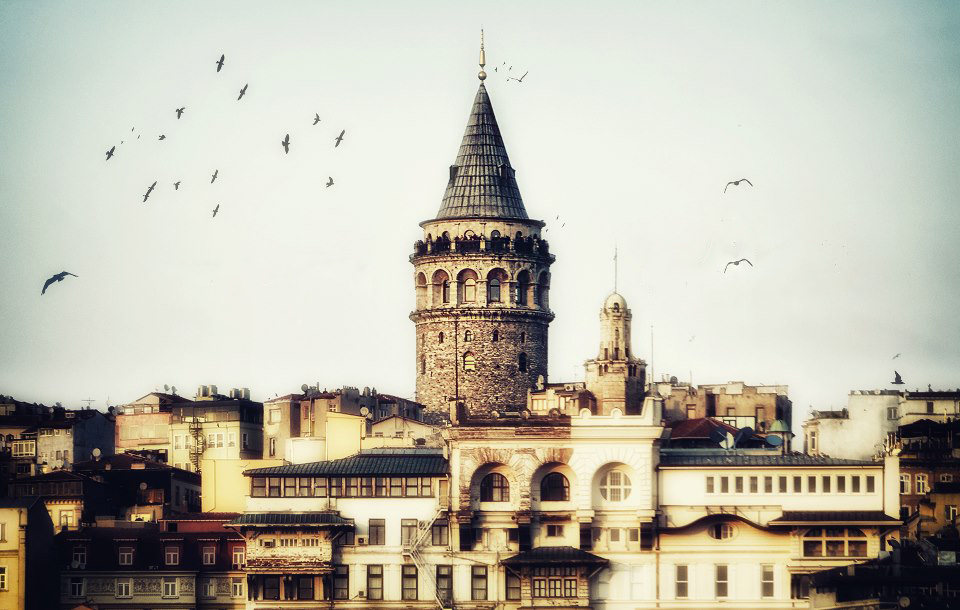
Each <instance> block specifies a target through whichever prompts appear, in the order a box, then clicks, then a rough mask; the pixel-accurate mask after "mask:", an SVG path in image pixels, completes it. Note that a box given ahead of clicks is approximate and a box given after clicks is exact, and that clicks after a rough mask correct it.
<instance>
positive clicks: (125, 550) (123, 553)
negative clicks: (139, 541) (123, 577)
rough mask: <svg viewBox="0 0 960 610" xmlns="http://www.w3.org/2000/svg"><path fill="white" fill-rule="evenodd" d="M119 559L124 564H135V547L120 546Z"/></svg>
mask: <svg viewBox="0 0 960 610" xmlns="http://www.w3.org/2000/svg"><path fill="white" fill-rule="evenodd" d="M117 561H118V563H119V564H120V565H122V566H129V565H133V547H132V546H122V547H120V550H119V552H118V559H117Z"/></svg>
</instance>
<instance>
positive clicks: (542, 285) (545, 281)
mask: <svg viewBox="0 0 960 610" xmlns="http://www.w3.org/2000/svg"><path fill="white" fill-rule="evenodd" d="M549 294H550V274H549V273H547V272H546V271H544V272H543V273H541V274H540V279H539V280H537V299H536V301H537V306H539V307H541V308H543V309H548V308H549V307H550V298H549Z"/></svg>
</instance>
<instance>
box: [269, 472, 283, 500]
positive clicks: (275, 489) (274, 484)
mask: <svg viewBox="0 0 960 610" xmlns="http://www.w3.org/2000/svg"><path fill="white" fill-rule="evenodd" d="M267 495H268V496H269V497H271V498H279V497H280V477H269V478H268V479H267Z"/></svg>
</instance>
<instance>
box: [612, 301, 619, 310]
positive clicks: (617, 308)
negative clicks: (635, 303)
mask: <svg viewBox="0 0 960 610" xmlns="http://www.w3.org/2000/svg"><path fill="white" fill-rule="evenodd" d="M613 311H615V312H617V311H620V303H614V304H613Z"/></svg>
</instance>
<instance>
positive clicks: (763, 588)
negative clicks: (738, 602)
mask: <svg viewBox="0 0 960 610" xmlns="http://www.w3.org/2000/svg"><path fill="white" fill-rule="evenodd" d="M768 576H769V578H768ZM775 590H776V566H775V565H774V564H772V563H762V564H760V597H761V598H762V599H770V598H772V597H774V593H775Z"/></svg>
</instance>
